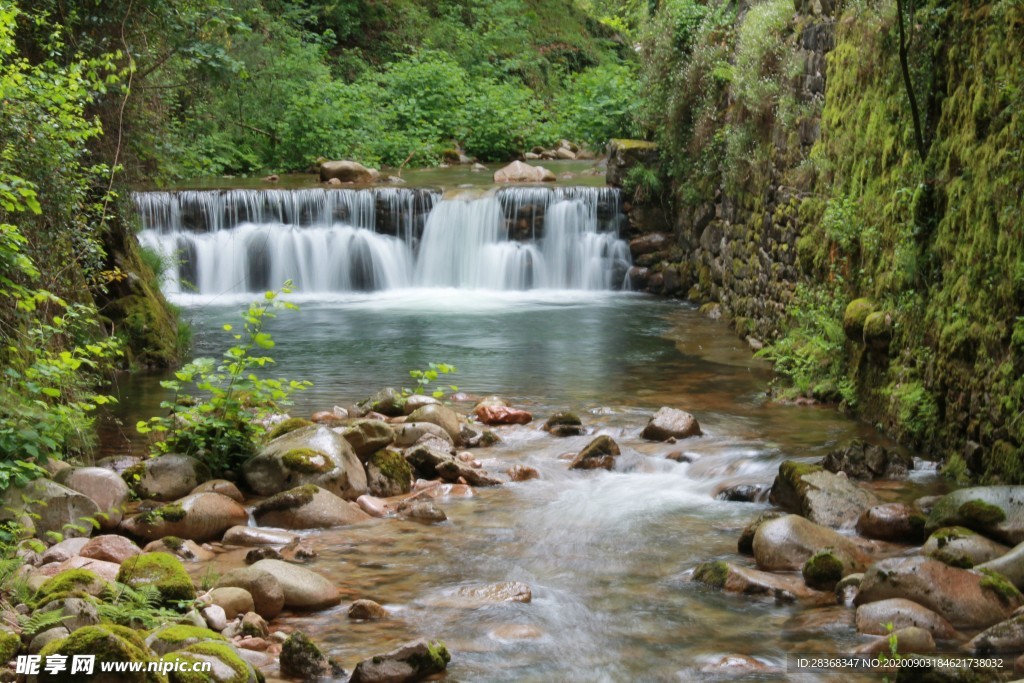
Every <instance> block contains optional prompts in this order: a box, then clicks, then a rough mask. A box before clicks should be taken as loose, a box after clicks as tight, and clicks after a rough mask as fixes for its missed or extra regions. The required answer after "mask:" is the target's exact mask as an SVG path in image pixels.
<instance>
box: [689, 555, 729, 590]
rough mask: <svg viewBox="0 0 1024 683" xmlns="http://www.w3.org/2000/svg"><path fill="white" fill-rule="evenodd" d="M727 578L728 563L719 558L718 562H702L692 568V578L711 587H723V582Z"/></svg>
mask: <svg viewBox="0 0 1024 683" xmlns="http://www.w3.org/2000/svg"><path fill="white" fill-rule="evenodd" d="M728 579H729V565H728V563H726V562H723V561H721V560H719V561H718V562H702V563H701V564H699V565H697V568H696V569H694V570H693V580H694V581H697V582H699V583H703V584H704V585H706V586H711V587H712V588H718V589H722V588H725V582H726V581H727V580H728Z"/></svg>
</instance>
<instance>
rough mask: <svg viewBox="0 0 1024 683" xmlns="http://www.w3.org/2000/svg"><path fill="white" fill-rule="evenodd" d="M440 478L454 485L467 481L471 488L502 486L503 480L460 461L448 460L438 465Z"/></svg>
mask: <svg viewBox="0 0 1024 683" xmlns="http://www.w3.org/2000/svg"><path fill="white" fill-rule="evenodd" d="M437 474H438V476H439V477H441V478H442V479H444V480H445V481H447V482H450V483H452V484H457V483H459V480H462V481H465V482H466V483H467V484H469V485H470V486H500V485H501V483H502V482H501V480H500V479H497V478H495V477H492V476H491V475H489V474H488V473H487V472H484V471H483V470H480V469H476V468H474V467H469V466H467V465H466V464H464V463H461V462H459V461H458V460H446V461H445V462H442V463H439V464H438V465H437Z"/></svg>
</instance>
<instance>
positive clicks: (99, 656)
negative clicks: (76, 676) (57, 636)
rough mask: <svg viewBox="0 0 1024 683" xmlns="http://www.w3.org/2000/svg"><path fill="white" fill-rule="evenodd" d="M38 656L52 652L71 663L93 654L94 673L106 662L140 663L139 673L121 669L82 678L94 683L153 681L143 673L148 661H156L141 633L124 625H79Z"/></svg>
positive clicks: (48, 645) (151, 677) (48, 654)
mask: <svg viewBox="0 0 1024 683" xmlns="http://www.w3.org/2000/svg"><path fill="white" fill-rule="evenodd" d="M39 655H40V657H42V658H43V661H44V662H45V661H46V658H47V657H51V656H55V655H61V656H63V657H66V659H65V660H63V661H65V662H71V661H72V660H73V659H75V658H76V657H90V658H93V657H94V658H95V659H93V661H94V670H95V671H96V672H100V671H102V670H103V665H104V664H105V663H110V664H114V663H118V664H121V665H122V666H123V665H124V663H125V662H134V663H138V664H140V665H141V671H139V672H134V673H133V672H120V673H117V674H114V675H113V676H107V677H104V676H102V675H94V676H90V677H88V678H87V679H85V678H83V680H91V681H95V682H96V683H113V682H114V681H116V682H117V683H151V682H152V681H153V680H155V679H154V678H153V676H152V675H151V674H149V673H147V672H146V667H147V666H148V663H149V662H155V661H156V658H155V657H154V656H153V654H152V653H151V652H150V650H149V648H148V647H147V646H146V644H145V642H144V641H143V640H142V638H141V636H140V635H139V634H138V633H137V632H136V631H134V630H132V629H130V628H127V627H124V626H114V625H111V624H103V625H99V626H86V627H85V628H80V629H78V630H77V631H75V632H74V633H72V634H71V635H69V636H68V637H67V638H63V639H61V640H55V641H53V642H50V643H48V644H47V645H46V647H44V648H42V650H40V651H39Z"/></svg>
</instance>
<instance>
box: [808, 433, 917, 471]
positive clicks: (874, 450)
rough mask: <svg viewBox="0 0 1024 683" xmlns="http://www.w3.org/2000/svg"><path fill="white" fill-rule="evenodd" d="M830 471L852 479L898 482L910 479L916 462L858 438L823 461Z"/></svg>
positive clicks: (822, 463) (906, 456) (894, 451)
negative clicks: (907, 477)
mask: <svg viewBox="0 0 1024 683" xmlns="http://www.w3.org/2000/svg"><path fill="white" fill-rule="evenodd" d="M821 466H822V467H824V468H825V469H826V470H828V471H829V472H836V473H839V472H844V473H845V474H846V476H848V477H850V478H851V479H896V478H899V477H905V476H907V471H908V470H911V469H913V468H914V459H913V458H912V457H910V456H909V455H907V454H906V453H902V452H900V451H897V450H890V449H888V448H884V447H882V446H879V445H877V444H869V443H865V442H864V441H861V440H860V439H854V440H853V441H851V442H850V443H849V444H848V445H847V446H846V447H845V448H839V449H836V450H834V451H831V452H829V454H828V455H826V456H825V458H824V459H823V460H822V461H821Z"/></svg>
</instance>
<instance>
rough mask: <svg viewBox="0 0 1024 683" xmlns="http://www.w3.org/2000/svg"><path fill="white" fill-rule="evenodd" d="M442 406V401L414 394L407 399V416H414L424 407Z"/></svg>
mask: <svg viewBox="0 0 1024 683" xmlns="http://www.w3.org/2000/svg"><path fill="white" fill-rule="evenodd" d="M438 405H442V403H441V401H439V400H437V399H436V398H434V397H433V396H429V395H427V394H412V395H410V396H408V397H406V399H405V407H404V410H405V414H406V415H412V414H413V413H415V412H416V411H417V410H419V409H420V408H422V407H423V406H438Z"/></svg>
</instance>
